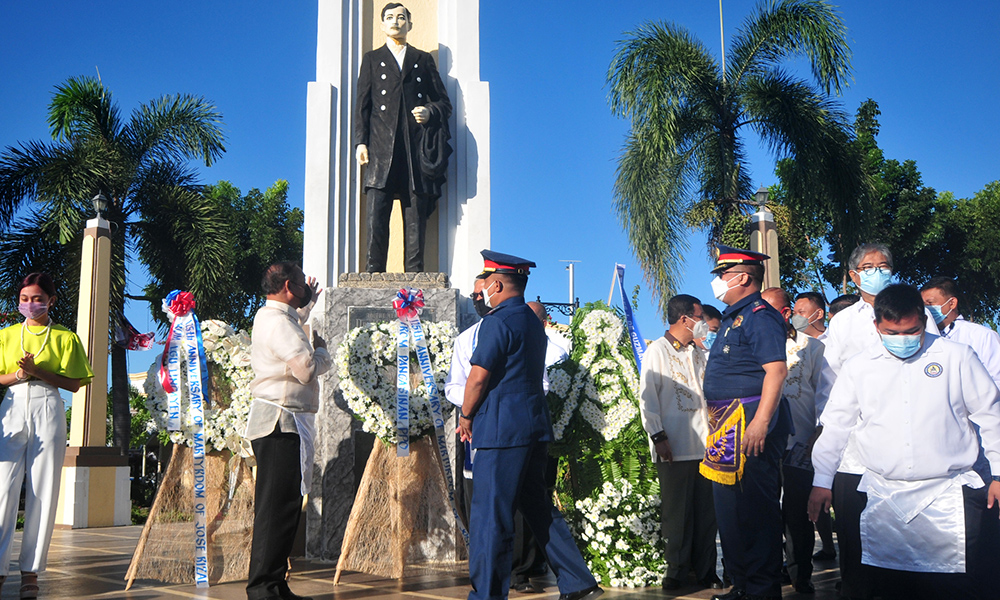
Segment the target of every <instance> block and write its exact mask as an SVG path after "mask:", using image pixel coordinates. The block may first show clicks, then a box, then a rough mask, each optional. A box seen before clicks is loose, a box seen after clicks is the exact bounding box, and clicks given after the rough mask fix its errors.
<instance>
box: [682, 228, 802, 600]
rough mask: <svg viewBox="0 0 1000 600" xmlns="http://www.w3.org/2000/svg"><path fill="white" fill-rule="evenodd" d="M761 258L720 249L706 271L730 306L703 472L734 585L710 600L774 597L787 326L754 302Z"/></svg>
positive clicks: (711, 368) (709, 393) (786, 422)
mask: <svg viewBox="0 0 1000 600" xmlns="http://www.w3.org/2000/svg"><path fill="white" fill-rule="evenodd" d="M767 258H768V257H767V256H766V255H764V254H760V253H758V252H750V251H747V250H738V249H735V248H730V247H728V246H719V258H718V261H717V264H716V267H715V268H714V269H713V270H712V272H713V273H715V274H716V275H717V276H716V278H715V279H714V280H713V281H712V291H713V292H714V293H715V297H716V298H718V299H719V300H720V301H722V302H724V303H726V304H727V305H729V308H727V309H726V311H725V312H723V313H722V324H721V327H720V329H719V335H718V338H716V340H715V343H714V344H713V345H712V352H711V354H710V355H709V359H708V366H707V367H706V369H705V386H704V389H705V399H706V401H707V402H708V407H709V415H710V417H709V418H710V424H709V428H710V434H709V443H708V444H707V449H706V458H705V460H704V461H703V462H702V469H701V470H702V473H703V474H704V475H705V476H706V477H708V478H709V479H711V480H713V482H714V483H713V492H714V493H713V495H714V499H715V511H716V517H717V520H718V523H719V537H720V538H721V540H722V554H723V556H724V558H725V561H726V570H727V571H728V573H729V575H730V576H731V577H732V580H733V589H732V590H730V591H729V592H728V593H725V594H718V595H715V596H712V598H713V599H717V600H742V599H744V598H746V599H752V600H757V599H769V598H781V548H782V537H781V536H782V519H781V508H780V505H779V496H780V491H781V471H780V467H781V457H782V455H783V454H784V452H785V445H786V442H787V440H788V434H789V432H790V429H791V418H790V413H789V411H788V406H787V402H785V401H784V400H782V399H781V388H782V385H783V383H784V380H785V377H786V375H787V374H788V369H787V366H786V363H785V337H786V332H787V330H786V328H785V321H784V318H783V317H782V316H781V314H780V313H779V312H778V311H776V310H774V309H773V308H772V307H771V306H770V305H769V304H767V302H765V301H764V300H763V299H761V296H760V288H761V283H762V281H763V278H764V265H763V261H764V260H766V259H767ZM741 412H742V418H740V414H741ZM744 423H745V425H744ZM727 428H728V429H727Z"/></svg>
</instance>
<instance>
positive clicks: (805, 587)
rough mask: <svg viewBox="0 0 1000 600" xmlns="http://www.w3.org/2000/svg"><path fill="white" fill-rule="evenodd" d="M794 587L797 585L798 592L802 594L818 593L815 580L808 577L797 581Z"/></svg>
mask: <svg viewBox="0 0 1000 600" xmlns="http://www.w3.org/2000/svg"><path fill="white" fill-rule="evenodd" d="M794 587H795V591H796V592H798V593H800V594H815V593H816V587H815V586H813V582H812V581H809V580H808V579H806V580H804V581H796V582H795V586H794Z"/></svg>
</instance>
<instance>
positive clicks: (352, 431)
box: [306, 273, 475, 560]
mask: <svg viewBox="0 0 1000 600" xmlns="http://www.w3.org/2000/svg"><path fill="white" fill-rule="evenodd" d="M364 275H367V274H364ZM392 275H393V277H392V281H391V282H384V283H386V284H387V287H385V288H378V287H369V286H370V285H371V278H370V277H368V278H366V279H367V281H364V282H362V281H361V279H360V277H358V276H357V275H356V274H348V275H344V276H342V277H341V278H340V282H339V284H340V287H337V288H332V289H327V290H326V291H325V292H324V294H323V296H324V299H325V302H323V305H322V306H317V307H316V308H315V309H314V312H313V317H312V326H313V328H314V329H315V330H316V331H317V332H318V333H319V334H320V335H321V336H322V337H323V338H324V339H325V340H326V341H327V344H328V345H329V348H330V352H331V354H332V353H335V352H336V346H337V345H338V344H339V343H340V342H341V341H343V339H344V336H345V334H346V333H347V332H348V331H349V330H350V329H351V328H353V327H358V326H362V325H365V324H367V323H370V322H377V321H387V320H391V319H393V318H395V314H394V313H393V312H392V300H393V298H395V296H396V291H397V290H398V289H399V288H401V287H407V288H409V287H414V288H421V289H423V292H424V302H425V311H424V316H423V320H425V321H429V320H434V321H438V322H444V321H447V322H449V323H452V324H453V325H455V326H456V327H457V328H458V329H459V330H461V329H463V328H464V327H467V326H468V325H469V324H471V323H472V321H473V320H474V314H475V313H474V311H473V309H472V306H471V301H470V300H469V299H468V298H465V297H463V296H462V295H461V293H460V292H459V290H457V289H452V288H438V289H434V288H431V287H429V286H427V284H428V283H430V282H432V281H434V282H436V281H439V280H440V278H438V277H437V275H439V274H436V273H414V274H402V273H396V274H392ZM417 279H420V280H421V281H417ZM355 280H356V281H355ZM425 280H426V281H425ZM352 285H357V286H359V287H351V286H352ZM360 286H364V287H360ZM425 286H426V287H425ZM442 394H443V390H442ZM442 400H443V398H442ZM445 429H446V430H448V431H454V430H455V423H454V417H453V418H451V419H449V420H448V422H447V423H446V424H445ZM451 438H453V436H449V441H450V442H451V443H450V444H449V446H450V447H449V450H450V453H451V459H452V469H453V472H454V468H455V464H454V457H455V454H454V447H453V446H454V443H453V439H451ZM373 441H374V438H373V436H371V435H370V434H367V433H364V432H363V431H361V421H358V420H356V419H354V417H353V416H352V414H351V412H350V409H348V407H347V403H346V402H345V400H344V398H343V395H342V394H341V392H340V387H339V378H338V377H337V372H336V368H333V369H331V370H330V371H329V372H328V373H326V374H325V375H323V376H322V377H321V378H320V408H319V413H318V414H317V416H316V460H315V465H314V467H313V487H312V489H313V492H312V494H310V496H309V502H308V507H307V522H306V556H308V557H309V558H318V559H323V560H335V559H336V558H337V557H338V556H339V555H340V546H341V543H342V541H343V538H344V530H345V528H346V527H347V519H348V517H349V516H350V514H351V508H352V506H353V504H354V496H355V494H356V493H357V489H358V483H359V482H360V480H361V475H362V473H363V472H364V468H365V464H366V461H367V459H368V454H369V453H370V452H371V447H372V443H373ZM376 443H377V442H376ZM458 475H459V477H460V476H461V473H460V472H459V473H458ZM454 551H455V548H454V547H452V548H442V552H443V553H444V554H448V553H452V554H453V553H454ZM441 558H442V559H448V558H452V557H450V556H442V557H441Z"/></svg>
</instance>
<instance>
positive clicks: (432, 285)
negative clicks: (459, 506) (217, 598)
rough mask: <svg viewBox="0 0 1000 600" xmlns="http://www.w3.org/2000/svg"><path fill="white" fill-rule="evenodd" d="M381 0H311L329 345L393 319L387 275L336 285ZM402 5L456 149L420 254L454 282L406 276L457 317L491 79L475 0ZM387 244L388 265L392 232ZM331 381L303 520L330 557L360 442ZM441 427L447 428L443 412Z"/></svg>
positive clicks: (478, 213) (472, 261)
mask: <svg viewBox="0 0 1000 600" xmlns="http://www.w3.org/2000/svg"><path fill="white" fill-rule="evenodd" d="M386 2H387V0H319V16H318V20H319V24H318V30H317V44H316V81H312V82H310V83H309V88H308V96H307V110H306V127H307V130H306V183H305V231H304V233H305V244H304V251H303V255H304V256H303V268H304V270H305V272H306V273H308V274H310V275H314V276H316V277H317V278H318V279H319V280H320V284H321V285H322V286H323V287H324V288H329V289H328V290H327V291H326V292H324V294H323V295H322V296H321V297H320V302H319V303H318V304H317V306H316V308H314V309H313V311H312V315H311V317H310V321H311V326H312V327H313V329H314V330H315V331H317V332H318V333H320V334H321V335H323V336H324V337H325V338H326V340H327V341H328V342H329V343H330V344H331V347H333V344H337V343H339V341H340V340H341V339H343V336H344V333H346V332H347V331H348V330H349V329H350V328H351V327H354V326H357V323H356V322H357V321H362V322H363V321H364V320H365V319H368V320H371V319H376V320H381V319H380V318H378V317H374V316H372V313H373V312H374V313H378V312H379V311H382V313H384V312H386V311H388V312H389V313H390V316H389V318H392V315H391V313H392V311H391V301H392V297H393V295H394V293H395V291H396V290H395V289H391V288H393V285H394V284H393V283H389V282H388V281H387V280H385V279H382V280H380V282H379V283H380V284H384V285H374V284H375V283H376V282H375V281H372V280H371V279H369V280H368V283H371V284H373V285H359V281H360V278H359V277H357V276H355V280H354V282H353V283H351V284H350V285H343V286H339V277H340V275H342V274H345V273H358V272H359V271H360V270H361V269H363V268H364V266H365V263H366V260H365V259H366V256H365V252H366V250H367V248H366V247H365V246H366V240H365V239H364V233H365V226H366V224H365V223H364V207H363V206H361V204H360V203H361V201H362V190H361V189H359V188H360V186H359V181H360V168H359V166H358V163H357V161H356V159H355V157H354V154H355V152H354V144H353V143H352V132H353V130H354V101H355V98H354V97H355V93H356V86H357V79H358V73H359V69H360V65H361V57H362V56H363V54H364V53H365V52H367V51H368V50H372V49H374V48H377V47H379V46H381V45H382V43H383V41H384V35H383V34H381V33H379V28H378V23H379V21H380V13H381V10H382V7H383V6H384V5H385V4H386ZM404 5H405V6H406V7H407V9H409V10H410V12H411V13H412V22H413V29H412V30H411V31H410V32H409V35H408V36H407V41H408V42H410V43H411V44H412V45H413V46H414V47H416V48H419V49H421V50H424V51H427V52H430V53H431V54H432V55H433V56H434V58H435V61H436V62H437V65H438V69H439V71H440V72H441V79H442V81H443V83H444V85H445V87H446V88H447V91H448V98H449V99H450V100H451V104H452V109H453V110H452V116H451V119H450V121H449V129H450V131H451V135H452V138H451V147H452V149H453V150H454V153H453V154H452V155H451V156H450V157H449V161H448V172H447V175H446V178H447V183H446V185H445V187H444V189H443V190H442V195H441V197H440V198H439V199H438V202H437V209H436V210H435V212H434V213H433V214H432V215H431V216H430V218H429V219H428V221H427V240H426V246H425V255H424V261H425V264H426V266H427V269H428V271H431V272H443V273H444V274H445V275H447V277H448V280H449V283H450V285H451V286H453V287H454V288H457V289H443V288H446V287H447V286H446V284H445V283H444V281H443V279H444V278H443V277H437V276H435V275H436V273H426V274H423V275H418V276H415V277H414V278H413V280H412V281H411V283H413V284H415V287H421V288H422V289H424V293H425V299H426V301H427V307H428V308H427V310H428V311H429V312H428V313H425V314H433V315H434V316H433V320H437V321H447V322H450V323H453V324H455V325H456V326H459V327H461V326H462V325H463V324H465V325H467V323H464V321H466V320H467V319H466V318H465V317H467V316H469V315H471V301H470V300H468V298H465V299H464V300H463V298H462V297H461V296H462V295H464V296H468V295H469V294H470V293H471V292H472V287H473V281H474V278H475V276H476V275H477V274H478V273H479V272H480V271H481V270H482V259H481V257H480V254H479V251H480V250H482V249H484V248H489V247H490V177H489V172H490V96H489V84H487V83H486V82H483V81H480V79H479V1H478V0H407V1H405V2H404ZM390 235H392V233H391V230H390ZM389 247H390V261H389V264H390V265H392V258H391V256H392V255H391V252H392V247H393V244H392V241H390V245H389ZM390 268H391V267H390ZM393 275H395V274H393ZM404 279H405V276H404V278H403V279H400V281H402V280H404ZM392 281H393V282H395V281H396V280H395V279H393V280H392ZM404 285H409V284H404ZM395 287H396V288H398V287H399V285H398V284H397V285H395ZM366 288H367V289H366ZM377 288H381V289H377ZM383 318H384V316H383ZM338 389H339V380H338V379H337V374H336V369H334V370H332V371H331V372H328V373H327V374H326V375H324V376H322V377H321V378H320V410H319V414H318V415H317V419H316V422H317V435H316V463H315V465H314V475H313V490H312V493H310V495H309V501H308V509H307V511H306V519H304V521H305V523H306V525H305V527H306V554H307V555H308V556H311V557H318V558H323V559H327V560H332V559H334V558H336V557H337V555H338V554H339V551H340V544H341V540H342V537H343V531H344V528H345V526H346V523H347V519H348V515H349V514H350V511H351V507H352V503H353V500H354V490H355V488H356V485H357V484H358V481H359V480H360V477H361V472H362V471H363V469H364V463H365V458H366V456H367V452H368V451H367V450H366V449H365V448H364V443H365V440H364V439H363V438H365V435H362V434H361V432H360V428H359V427H358V424H357V421H356V420H354V419H353V418H352V417H351V415H350V413H349V412H348V411H347V410H346V407H345V406H344V405H343V399H342V397H340V395H339V391H338ZM446 427H451V428H452V429H454V425H453V424H452V423H451V422H449V424H448V425H446ZM367 443H368V445H369V446H370V444H371V440H370V439H369V440H368V442H367ZM376 443H378V442H376ZM446 537H448V538H449V540H450V541H446V540H439V539H435V540H434V541H433V544H431V545H432V546H435V553H436V554H434V555H435V556H437V555H438V554H441V553H444V554H445V555H447V554H448V553H453V554H454V553H457V552H459V549H458V544H457V537H456V536H455V535H454V532H451V533H450V534H448V535H447V536H446ZM428 556H429V557H430V556H431V555H430V554H428Z"/></svg>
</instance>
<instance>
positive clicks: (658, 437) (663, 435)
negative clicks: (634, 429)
mask: <svg viewBox="0 0 1000 600" xmlns="http://www.w3.org/2000/svg"><path fill="white" fill-rule="evenodd" d="M649 439H651V440H653V443H654V444H659V443H660V442H665V441H667V432H666V431H661V432H659V433H654V434H653V435H651V436H649Z"/></svg>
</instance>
